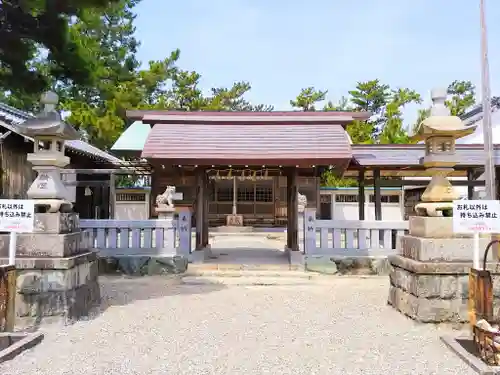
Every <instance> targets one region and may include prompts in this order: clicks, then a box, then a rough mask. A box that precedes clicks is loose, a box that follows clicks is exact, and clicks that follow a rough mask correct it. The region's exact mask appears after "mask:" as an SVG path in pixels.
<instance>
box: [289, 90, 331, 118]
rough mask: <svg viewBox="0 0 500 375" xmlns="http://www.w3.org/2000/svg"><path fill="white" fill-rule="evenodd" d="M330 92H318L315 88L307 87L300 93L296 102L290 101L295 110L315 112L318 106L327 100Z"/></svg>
mask: <svg viewBox="0 0 500 375" xmlns="http://www.w3.org/2000/svg"><path fill="white" fill-rule="evenodd" d="M327 93H328V91H321V90H316V89H315V88H314V87H306V88H305V89H302V90H301V91H300V94H299V95H297V97H296V98H295V100H290V105H291V106H292V107H293V108H298V109H300V110H302V111H305V112H308V111H315V110H316V104H317V103H318V102H321V101H323V100H325V98H326V94H327Z"/></svg>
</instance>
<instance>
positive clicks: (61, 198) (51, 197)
mask: <svg viewBox="0 0 500 375" xmlns="http://www.w3.org/2000/svg"><path fill="white" fill-rule="evenodd" d="M58 99H59V98H58V96H57V95H56V94H55V93H53V92H47V93H45V94H43V95H42V97H41V100H40V103H41V104H42V105H43V106H44V108H43V111H42V112H41V113H40V114H39V115H38V116H36V117H35V118H33V119H29V120H27V121H26V122H24V123H22V124H20V125H17V128H18V131H19V132H20V133H21V134H23V135H26V136H28V137H31V138H33V139H34V151H33V153H31V154H28V161H29V162H30V163H31V164H32V165H33V169H34V170H35V171H36V172H38V176H37V178H36V179H35V181H34V182H33V184H32V185H31V187H30V188H29V189H28V192H27V195H28V198H30V199H34V200H36V201H37V202H36V204H35V205H36V207H37V210H38V211H39V212H71V210H72V206H73V205H72V203H71V202H69V201H68V200H67V196H68V192H67V190H66V187H65V186H64V185H63V183H62V181H61V168H64V167H65V166H66V165H68V164H69V158H68V157H67V156H65V155H64V147H65V146H64V142H65V141H66V140H72V139H79V138H80V137H79V133H78V132H77V131H76V130H75V129H74V128H73V127H72V126H71V125H68V124H67V123H65V122H64V121H63V120H62V118H61V115H60V114H59V113H58V112H57V111H56V105H57V102H58Z"/></svg>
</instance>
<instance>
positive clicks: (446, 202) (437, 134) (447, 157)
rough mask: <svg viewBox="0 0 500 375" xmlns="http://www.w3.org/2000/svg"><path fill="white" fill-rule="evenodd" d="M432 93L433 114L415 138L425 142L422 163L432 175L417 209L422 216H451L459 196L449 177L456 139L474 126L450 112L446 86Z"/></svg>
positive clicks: (466, 133) (467, 132)
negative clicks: (466, 124) (454, 202)
mask: <svg viewBox="0 0 500 375" xmlns="http://www.w3.org/2000/svg"><path fill="white" fill-rule="evenodd" d="M431 95H432V102H433V104H432V108H431V113H430V116H429V117H428V118H426V119H425V120H424V121H422V123H421V124H420V127H419V131H418V133H417V134H416V135H415V136H414V137H413V140H416V141H424V142H425V156H424V157H423V158H422V159H421V161H420V163H421V164H422V165H423V166H424V167H425V168H426V170H427V171H428V172H429V174H431V176H432V178H431V181H430V183H429V185H428V186H427V188H426V189H425V191H424V193H423V194H422V198H421V202H420V203H419V204H417V205H416V206H415V211H416V213H417V215H419V216H450V215H451V210H452V207H453V201H454V200H456V199H458V198H459V197H460V195H459V194H458V193H457V191H456V190H455V189H454V188H453V186H452V185H451V184H450V182H449V181H448V179H447V176H448V175H449V174H450V173H451V172H453V167H454V166H455V165H456V156H455V141H456V139H458V138H462V137H464V136H466V135H469V134H471V133H473V132H474V130H475V127H473V126H470V127H466V126H465V125H464V124H463V122H462V120H461V119H460V118H459V117H457V116H451V113H450V110H449V109H448V107H446V104H445V101H446V95H447V92H446V89H435V90H433V91H432V94H431Z"/></svg>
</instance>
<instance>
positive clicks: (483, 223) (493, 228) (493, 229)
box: [453, 200, 500, 270]
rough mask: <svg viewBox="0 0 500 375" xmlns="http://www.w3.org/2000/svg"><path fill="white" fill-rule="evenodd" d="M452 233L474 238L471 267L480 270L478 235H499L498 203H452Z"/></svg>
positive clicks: (461, 201)
mask: <svg viewBox="0 0 500 375" xmlns="http://www.w3.org/2000/svg"><path fill="white" fill-rule="evenodd" d="M453 232H455V233H461V234H472V235H473V236H474V248H473V257H472V259H473V267H474V268H475V269H477V270H479V269H481V268H480V267H481V261H480V249H479V235H480V234H481V233H490V234H491V233H500V201H496V200H457V201H454V202H453Z"/></svg>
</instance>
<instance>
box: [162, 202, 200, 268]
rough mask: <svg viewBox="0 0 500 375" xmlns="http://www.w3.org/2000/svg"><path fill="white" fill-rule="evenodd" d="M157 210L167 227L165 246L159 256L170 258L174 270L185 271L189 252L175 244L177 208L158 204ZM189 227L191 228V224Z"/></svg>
mask: <svg viewBox="0 0 500 375" xmlns="http://www.w3.org/2000/svg"><path fill="white" fill-rule="evenodd" d="M156 212H157V213H158V219H161V220H164V221H165V225H164V228H165V229H166V230H165V231H164V237H163V240H164V248H163V249H162V251H161V252H160V254H159V256H158V258H162V259H165V258H168V261H167V262H168V263H171V264H172V267H173V269H174V270H180V272H184V271H185V270H186V269H187V265H188V257H189V252H188V253H187V254H186V253H185V251H178V249H177V247H176V246H175V236H176V233H175V231H174V227H175V222H174V220H175V219H174V215H175V213H176V212H175V208H174V207H173V206H172V207H169V206H158V207H157V208H156ZM189 220H191V219H189ZM189 228H191V226H189ZM182 229H183V228H180V227H179V228H177V230H182ZM189 232H190V230H189ZM190 235H191V233H189V236H190ZM164 262H165V260H164ZM173 273H178V272H173Z"/></svg>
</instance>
